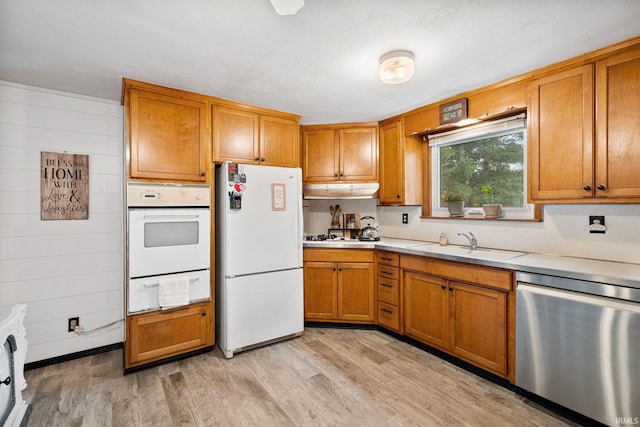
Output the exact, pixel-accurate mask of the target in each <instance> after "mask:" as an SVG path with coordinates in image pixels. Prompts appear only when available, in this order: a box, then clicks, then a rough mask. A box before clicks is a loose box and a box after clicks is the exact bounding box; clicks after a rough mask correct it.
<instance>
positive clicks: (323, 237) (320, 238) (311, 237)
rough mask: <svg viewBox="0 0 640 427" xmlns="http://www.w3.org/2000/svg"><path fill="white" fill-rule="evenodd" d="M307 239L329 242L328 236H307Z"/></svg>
mask: <svg viewBox="0 0 640 427" xmlns="http://www.w3.org/2000/svg"><path fill="white" fill-rule="evenodd" d="M305 239H306V240H308V241H313V242H319V241H323V240H327V235H326V234H317V235H315V236H307V237H305Z"/></svg>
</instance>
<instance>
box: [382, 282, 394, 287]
mask: <svg viewBox="0 0 640 427" xmlns="http://www.w3.org/2000/svg"><path fill="white" fill-rule="evenodd" d="M380 284H381V285H382V286H384V287H385V288H393V286H391V285H388V284H386V283H380Z"/></svg>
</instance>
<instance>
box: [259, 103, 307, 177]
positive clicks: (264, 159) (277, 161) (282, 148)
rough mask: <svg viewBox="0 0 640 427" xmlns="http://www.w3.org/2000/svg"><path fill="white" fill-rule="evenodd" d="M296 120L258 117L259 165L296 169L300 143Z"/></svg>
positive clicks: (298, 163) (298, 160)
mask: <svg viewBox="0 0 640 427" xmlns="http://www.w3.org/2000/svg"><path fill="white" fill-rule="evenodd" d="M299 134H300V132H299V126H298V121H297V120H292V119H284V118H280V117H271V116H264V115H261V116H260V163H261V164H263V165H267V166H282V167H298V166H299V165H300V141H299V137H298V135H299Z"/></svg>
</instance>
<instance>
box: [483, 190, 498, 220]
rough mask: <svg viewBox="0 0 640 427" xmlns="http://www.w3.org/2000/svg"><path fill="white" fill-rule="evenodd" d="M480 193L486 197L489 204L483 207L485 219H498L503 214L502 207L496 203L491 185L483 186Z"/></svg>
mask: <svg viewBox="0 0 640 427" xmlns="http://www.w3.org/2000/svg"><path fill="white" fill-rule="evenodd" d="M480 192H481V193H482V194H483V195H484V197H485V198H486V199H487V201H488V202H489V203H485V204H483V205H482V209H483V210H484V217H485V218H498V217H499V216H500V214H501V213H502V205H501V204H497V203H494V198H493V197H494V196H493V191H492V189H491V186H490V185H483V186H481V187H480Z"/></svg>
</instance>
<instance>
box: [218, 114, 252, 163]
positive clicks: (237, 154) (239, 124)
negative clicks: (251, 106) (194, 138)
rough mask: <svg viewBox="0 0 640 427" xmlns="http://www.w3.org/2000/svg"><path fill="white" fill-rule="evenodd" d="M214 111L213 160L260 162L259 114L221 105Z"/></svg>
mask: <svg viewBox="0 0 640 427" xmlns="http://www.w3.org/2000/svg"><path fill="white" fill-rule="evenodd" d="M212 111H213V123H212V125H213V161H214V162H219V163H221V162H224V161H227V160H228V161H230V162H237V163H247V164H257V163H259V162H260V157H259V156H260V152H259V145H258V144H259V140H258V132H259V116H258V114H255V113H251V112H248V111H243V110H237V109H235V108H229V107H220V106H214V107H213V108H212Z"/></svg>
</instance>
